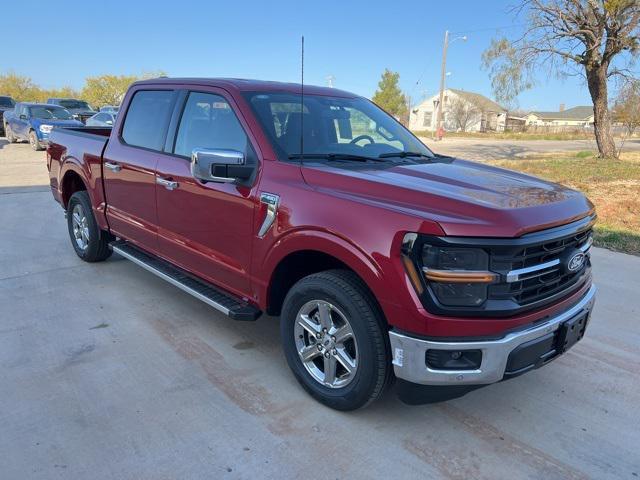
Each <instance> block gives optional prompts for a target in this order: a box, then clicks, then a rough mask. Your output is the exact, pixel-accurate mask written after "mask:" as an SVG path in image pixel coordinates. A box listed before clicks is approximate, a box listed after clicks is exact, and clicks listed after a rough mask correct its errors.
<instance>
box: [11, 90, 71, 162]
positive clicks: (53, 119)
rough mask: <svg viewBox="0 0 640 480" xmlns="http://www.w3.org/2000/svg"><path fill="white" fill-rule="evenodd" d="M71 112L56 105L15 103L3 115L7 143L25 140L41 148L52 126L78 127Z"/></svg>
mask: <svg viewBox="0 0 640 480" xmlns="http://www.w3.org/2000/svg"><path fill="white" fill-rule="evenodd" d="M78 126H82V122H80V121H78V120H74V118H73V116H72V115H71V113H69V112H68V111H67V110H65V109H64V108H62V107H58V106H56V105H47V104H45V103H24V102H20V103H17V104H16V106H15V107H14V109H13V110H9V111H8V112H6V113H5V115H4V128H5V135H6V137H7V140H8V141H9V143H15V142H17V141H19V140H27V141H28V142H29V143H30V144H31V147H32V148H33V149H34V150H42V149H44V147H45V146H46V145H47V143H48V142H49V134H50V133H51V130H53V128H54V127H78Z"/></svg>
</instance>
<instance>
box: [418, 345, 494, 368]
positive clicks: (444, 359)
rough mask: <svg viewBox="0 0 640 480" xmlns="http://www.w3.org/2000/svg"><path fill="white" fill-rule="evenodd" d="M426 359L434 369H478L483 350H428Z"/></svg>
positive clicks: (428, 364)
mask: <svg viewBox="0 0 640 480" xmlns="http://www.w3.org/2000/svg"><path fill="white" fill-rule="evenodd" d="M425 361H426V364H427V367H429V368H432V369H434V370H477V369H478V368H480V364H481V363H482V350H427V353H426V359H425Z"/></svg>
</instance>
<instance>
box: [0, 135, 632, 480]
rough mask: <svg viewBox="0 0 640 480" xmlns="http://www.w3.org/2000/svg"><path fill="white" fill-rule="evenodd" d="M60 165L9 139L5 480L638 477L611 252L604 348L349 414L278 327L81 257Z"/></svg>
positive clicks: (0, 285)
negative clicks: (332, 406) (305, 387)
mask: <svg viewBox="0 0 640 480" xmlns="http://www.w3.org/2000/svg"><path fill="white" fill-rule="evenodd" d="M44 170H45V165H44V154H43V153H37V154H34V153H33V152H31V151H30V150H29V147H28V146H27V145H6V144H5V142H4V141H3V140H2V139H0V225H1V230H0V478H2V479H5V478H6V479H21V480H24V479H55V478H61V479H87V478H91V479H95V480H98V479H154V480H157V479H173V478H181V479H186V478H189V479H190V478H230V479H232V478H309V477H315V478H331V479H334V478H340V479H358V478H399V479H409V478H450V479H468V478H480V479H503V478H504V479H507V478H508V479H531V478H536V479H537V478H544V479H560V478H563V479H564V478H570V479H578V478H594V479H608V478H611V479H614V478H616V479H617V478H629V479H633V478H637V477H638V475H640V415H638V405H640V382H639V376H638V372H639V371H640V352H639V349H638V345H639V344H640V328H639V324H638V318H639V314H640V295H638V293H639V292H640V275H639V273H640V258H637V257H632V256H628V255H623V254H615V253H611V252H608V251H606V250H601V249H594V252H593V262H594V270H595V279H596V282H597V284H598V286H599V288H600V291H599V295H598V300H597V306H596V310H595V313H594V317H593V320H592V322H591V324H590V326H589V329H588V332H587V336H586V337H585V338H584V340H583V341H581V342H580V343H579V344H577V345H576V346H575V347H574V348H573V349H572V350H571V351H569V352H568V353H567V354H566V355H565V356H563V357H561V358H559V359H558V360H556V361H555V362H552V363H551V364H550V365H548V366H546V367H544V368H542V369H540V370H537V371H534V372H532V373H530V374H527V375H524V376H522V377H519V378H516V379H513V380H510V381H508V382H504V383H501V384H497V385H493V386H490V387H487V388H484V389H480V390H477V391H475V392H472V393H470V394H469V395H467V396H466V397H463V398H461V399H458V400H454V401H450V402H447V403H443V404H437V405H427V406H419V407H409V406H406V405H403V404H402V403H400V402H399V401H398V400H397V399H396V398H395V395H394V394H393V392H388V394H387V395H386V396H385V397H384V398H383V399H382V400H381V401H379V402H377V403H375V404H373V405H372V406H370V407H369V408H367V409H365V410H362V411H357V412H352V413H339V412H335V411H332V410H329V409H327V408H325V407H323V406H321V405H320V404H318V403H316V402H314V401H313V400H312V399H311V398H310V397H309V396H308V395H306V394H305V393H304V392H303V391H302V389H301V388H300V387H299V386H298V384H297V383H296V381H295V380H294V378H293V376H292V375H291V373H290V372H289V370H288V368H287V366H286V363H285V360H284V357H283V354H282V352H281V350H280V346H279V338H278V337H279V336H278V328H277V319H275V318H269V317H263V318H261V319H260V320H258V321H257V322H255V323H240V322H233V321H231V320H229V319H227V318H226V317H223V316H221V315H219V314H217V313H216V312H215V311H213V310H212V309H210V308H209V307H208V306H206V305H205V304H203V303H201V302H199V301H198V300H196V299H194V298H192V297H190V296H188V295H187V294H185V293H182V292H180V291H179V290H177V289H175V288H174V287H172V286H171V285H169V284H167V283H165V282H163V281H162V280H159V279H157V278H156V277H154V276H152V275H151V274H149V273H147V272H145V271H144V270H142V269H140V268H139V267H136V266H135V265H133V264H132V263H130V262H128V261H126V260H123V259H119V258H115V257H112V258H111V259H110V260H108V261H106V262H104V263H100V264H87V263H83V262H81V261H80V260H79V259H78V258H77V257H76V256H75V254H74V252H73V249H72V248H71V245H70V244H69V239H68V237H67V232H66V226H65V221H64V217H63V214H62V210H61V209H60V207H59V206H58V205H57V204H56V203H55V202H54V201H53V199H52V197H51V194H50V192H49V191H48V187H47V186H46V173H45V172H44Z"/></svg>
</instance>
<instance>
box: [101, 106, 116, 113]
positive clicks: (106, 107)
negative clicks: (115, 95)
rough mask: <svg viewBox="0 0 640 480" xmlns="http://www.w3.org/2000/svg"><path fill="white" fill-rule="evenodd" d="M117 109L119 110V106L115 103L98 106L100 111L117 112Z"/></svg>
mask: <svg viewBox="0 0 640 480" xmlns="http://www.w3.org/2000/svg"><path fill="white" fill-rule="evenodd" d="M118 110H120V107H117V106H115V105H105V106H104V107H100V111H101V112H107V113H118Z"/></svg>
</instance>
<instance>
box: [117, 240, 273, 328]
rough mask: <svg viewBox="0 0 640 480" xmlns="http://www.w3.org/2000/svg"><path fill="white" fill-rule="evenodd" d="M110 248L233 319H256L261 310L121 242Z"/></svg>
mask: <svg viewBox="0 0 640 480" xmlns="http://www.w3.org/2000/svg"><path fill="white" fill-rule="evenodd" d="M109 246H110V247H111V249H112V250H113V251H114V252H116V253H119V254H120V255H122V256H123V257H124V258H126V259H128V260H131V261H132V262H133V263H135V264H137V265H139V266H141V267H142V268H144V269H145V270H148V271H149V272H151V273H153V274H154V275H157V276H158V277H160V278H162V279H163V280H166V281H167V282H169V283H171V284H173V285H175V286H176V287H178V288H179V289H180V290H183V291H185V292H187V293H188V294H190V295H193V296H194V297H196V298H197V299H199V300H202V301H203V302H204V303H207V304H209V305H211V306H212V307H213V308H215V309H216V310H218V311H219V312H222V313H224V314H225V315H228V316H229V317H231V318H233V319H234V320H245V321H253V320H257V318H258V317H259V316H260V315H261V314H262V311H261V310H259V309H257V308H255V307H254V306H252V305H250V304H248V303H247V302H245V301H243V300H242V299H240V298H238V297H236V296H234V295H232V294H230V293H227V292H225V291H223V290H221V289H220V288H218V287H215V286H213V285H211V284H210V283H207V282H205V281H203V280H200V279H198V278H196V277H194V276H193V275H190V274H189V273H187V272H185V271H184V270H182V269H180V268H178V267H176V266H174V265H172V264H170V263H169V262H167V261H165V260H162V259H160V258H158V257H156V256H153V255H150V254H148V253H146V252H144V251H142V250H140V249H139V248H137V247H134V246H133V245H131V244H130V243H128V242H126V241H124V240H118V241H115V242H111V243H110V244H109Z"/></svg>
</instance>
